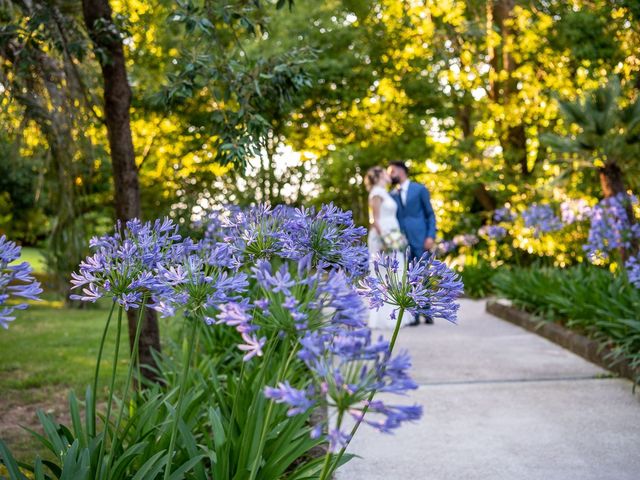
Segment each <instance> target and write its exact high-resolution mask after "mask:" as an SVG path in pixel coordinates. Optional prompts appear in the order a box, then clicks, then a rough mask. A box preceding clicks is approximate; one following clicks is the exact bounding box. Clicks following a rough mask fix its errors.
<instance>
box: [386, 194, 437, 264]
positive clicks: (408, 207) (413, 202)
mask: <svg viewBox="0 0 640 480" xmlns="http://www.w3.org/2000/svg"><path fill="white" fill-rule="evenodd" d="M391 195H392V197H393V199H394V200H395V201H396V203H397V204H398V214H397V215H398V222H399V223H400V228H401V229H402V232H403V233H404V234H405V236H406V237H407V241H408V242H409V247H410V249H411V252H410V257H411V258H409V260H413V259H414V258H416V257H420V256H421V255H422V254H423V253H424V241H425V240H426V239H427V238H433V239H435V238H436V216H435V214H434V213H433V208H431V199H430V195H429V190H427V187H425V186H424V185H422V184H421V183H415V182H409V188H408V190H407V200H406V202H405V204H404V205H403V204H402V198H401V197H400V191H399V190H395V191H394V192H392V194H391Z"/></svg>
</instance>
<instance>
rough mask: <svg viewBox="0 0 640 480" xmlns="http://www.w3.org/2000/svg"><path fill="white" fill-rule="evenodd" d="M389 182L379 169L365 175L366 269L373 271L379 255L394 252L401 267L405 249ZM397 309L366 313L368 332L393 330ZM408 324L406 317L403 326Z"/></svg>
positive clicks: (404, 241)
mask: <svg viewBox="0 0 640 480" xmlns="http://www.w3.org/2000/svg"><path fill="white" fill-rule="evenodd" d="M390 183H391V179H390V178H389V175H387V172H386V171H385V170H384V168H382V167H372V168H370V169H369V170H368V171H367V175H366V176H365V179H364V184H365V187H366V188H367V190H368V191H369V223H370V225H371V227H370V228H369V238H368V245H369V259H370V260H369V268H370V270H371V274H372V275H375V273H374V271H373V259H374V258H375V257H376V255H377V254H378V253H379V252H381V251H387V252H389V251H390V252H395V254H396V255H397V258H398V261H399V262H400V265H404V249H405V247H406V245H407V243H406V239H405V238H404V235H402V233H401V231H400V224H399V223H398V218H397V217H396V211H397V210H398V205H397V204H396V201H395V200H394V199H393V198H391V195H389V192H388V191H387V188H388V186H389V184H390ZM395 308H396V307H395V306H393V305H389V304H385V305H383V306H382V307H380V309H379V310H378V311H375V310H371V311H370V313H369V327H371V328H386V329H393V328H395V325H396V321H395V319H394V318H393V317H395V315H392V314H393V310H394V309H395ZM408 323H410V319H409V318H407V317H406V316H405V320H404V321H403V322H402V326H404V325H407V324H408Z"/></svg>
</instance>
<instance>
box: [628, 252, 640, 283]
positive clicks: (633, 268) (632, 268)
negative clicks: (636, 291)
mask: <svg viewBox="0 0 640 480" xmlns="http://www.w3.org/2000/svg"><path fill="white" fill-rule="evenodd" d="M625 267H626V269H627V277H628V278H629V283H631V284H632V285H634V286H635V287H636V288H640V254H636V255H635V256H633V257H630V258H629V259H628V260H627V262H626V263H625Z"/></svg>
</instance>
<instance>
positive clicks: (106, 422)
mask: <svg viewBox="0 0 640 480" xmlns="http://www.w3.org/2000/svg"><path fill="white" fill-rule="evenodd" d="M122 310H123V309H122V307H120V308H119V309H118V324H117V327H116V348H115V351H114V354H113V367H112V368H111V383H110V385H109V397H108V400H107V415H106V417H105V419H104V437H103V439H102V442H101V444H100V453H99V454H98V463H97V468H98V480H100V479H101V478H102V459H103V458H104V450H105V447H106V444H107V442H108V441H109V421H110V419H111V404H112V403H113V391H114V389H115V384H116V371H117V369H118V356H119V354H120V337H121V334H122Z"/></svg>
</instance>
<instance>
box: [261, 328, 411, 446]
mask: <svg viewBox="0 0 640 480" xmlns="http://www.w3.org/2000/svg"><path fill="white" fill-rule="evenodd" d="M300 343H301V345H302V349H301V350H300V352H299V353H298V356H299V358H301V359H302V360H303V361H304V362H305V364H306V365H307V367H308V369H309V372H310V373H311V375H312V376H313V379H314V381H313V382H312V383H311V384H310V385H309V386H308V387H306V388H303V389H299V388H294V387H292V386H291V385H290V384H289V383H287V382H282V383H280V384H278V385H276V386H275V387H267V388H266V389H265V396H266V397H267V398H270V399H273V400H274V401H275V402H277V403H284V404H286V405H288V406H289V407H290V408H289V411H288V415H290V416H293V415H297V414H300V413H304V412H306V411H308V410H309V409H310V408H313V407H315V406H317V405H328V406H329V408H330V410H331V412H332V413H333V415H332V416H331V417H330V418H329V419H328V420H327V423H326V424H324V425H322V424H319V425H316V426H315V429H314V431H313V432H312V436H313V437H314V438H317V437H319V436H320V435H321V434H322V431H323V430H324V431H326V436H327V440H328V441H329V448H330V449H331V450H332V451H337V450H339V449H340V448H342V447H343V446H344V445H345V443H346V442H348V441H349V440H350V432H349V430H346V429H345V425H344V416H345V415H349V416H351V417H352V418H354V419H355V420H356V421H364V423H366V424H367V425H370V426H372V427H374V428H376V429H377V430H379V431H381V432H384V433H391V432H392V431H393V430H395V429H396V428H398V427H399V426H401V425H402V423H404V422H406V421H414V420H418V419H419V418H420V417H421V416H422V407H420V406H419V405H410V406H405V405H391V404H388V403H387V402H383V401H380V400H373V401H370V400H369V399H370V398H371V396H372V393H377V392H387V393H394V394H405V393H406V392H408V391H409V390H413V389H415V388H417V384H416V383H415V382H414V381H413V380H412V379H411V377H410V376H409V373H408V371H409V369H410V368H411V361H410V359H409V356H408V355H407V354H406V353H401V354H399V355H396V356H390V355H389V344H388V342H387V341H386V340H383V339H382V338H379V339H377V340H372V337H371V331H370V330H369V329H366V328H363V329H342V330H340V331H338V332H336V331H334V332H332V333H327V332H309V333H308V334H307V335H306V336H305V337H303V338H302V339H301V341H300ZM365 412H366V416H365Z"/></svg>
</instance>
